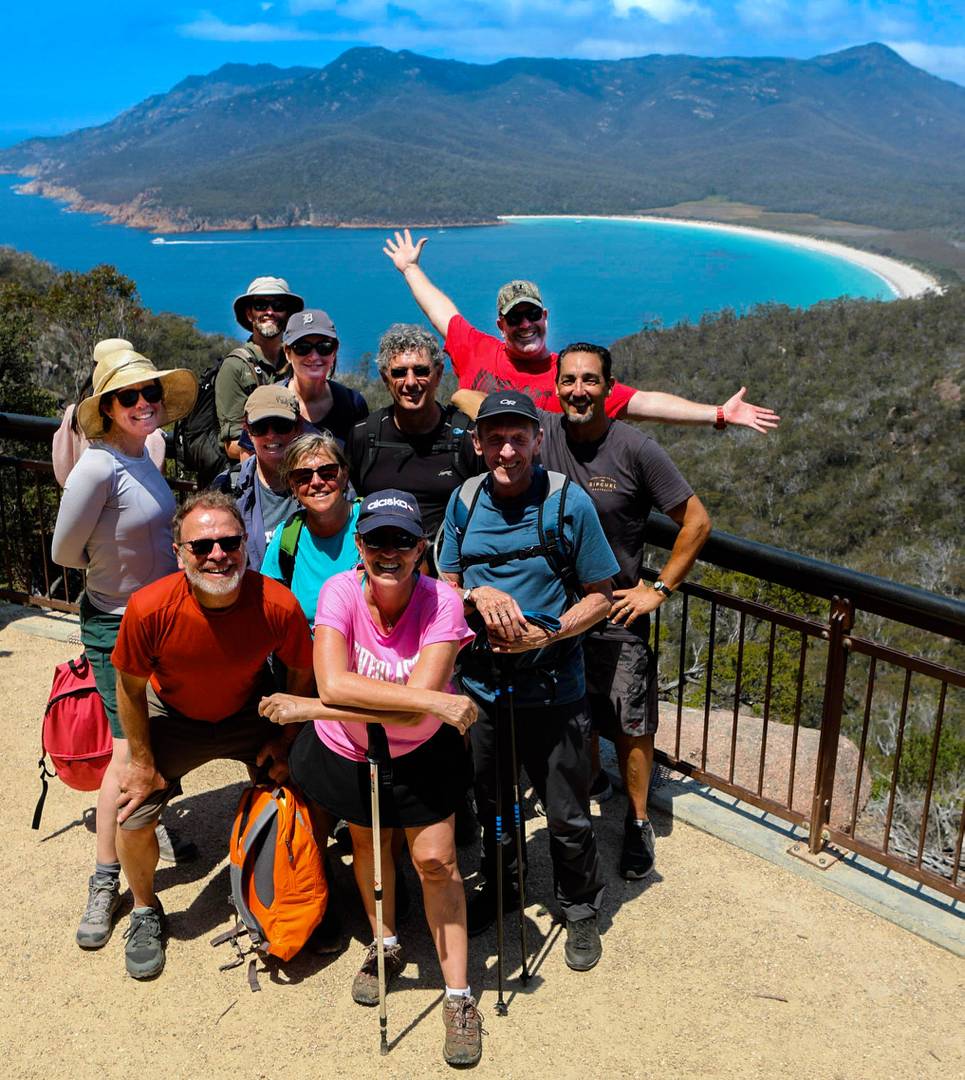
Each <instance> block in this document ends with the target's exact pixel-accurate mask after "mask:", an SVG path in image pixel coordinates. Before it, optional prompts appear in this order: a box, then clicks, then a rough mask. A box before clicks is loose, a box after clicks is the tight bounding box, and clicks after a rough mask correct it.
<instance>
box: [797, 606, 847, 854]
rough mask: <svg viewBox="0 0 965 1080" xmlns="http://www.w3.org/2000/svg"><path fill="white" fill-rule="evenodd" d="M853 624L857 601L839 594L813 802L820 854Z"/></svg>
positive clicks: (812, 842) (812, 838) (814, 838)
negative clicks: (842, 597) (841, 596)
mask: <svg viewBox="0 0 965 1080" xmlns="http://www.w3.org/2000/svg"><path fill="white" fill-rule="evenodd" d="M853 625H854V605H853V604H852V603H851V601H850V600H842V599H841V598H840V597H838V596H836V597H835V598H834V599H833V600H832V601H831V615H830V617H829V619H828V666H827V672H826V674H825V678H824V704H823V706H822V710H821V739H820V741H819V743H818V761H817V768H816V770H815V777H814V799H813V800H812V802H811V832H810V835H809V836H808V849H809V850H810V852H811V854H812V855H817V853H818V852H819V851H820V850H821V847H822V845H823V843H824V837H823V835H822V834H823V832H824V829H825V827H826V826H827V824H828V822H829V821H830V819H831V798H832V795H833V793H834V771H835V766H836V765H837V761H838V737H839V735H840V734H841V714H842V712H843V711H844V681H845V676H846V675H847V670H848V641H847V635H848V634H849V633H850V631H851V628H852V626H853Z"/></svg>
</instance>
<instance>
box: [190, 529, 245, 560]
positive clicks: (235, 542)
mask: <svg viewBox="0 0 965 1080" xmlns="http://www.w3.org/2000/svg"><path fill="white" fill-rule="evenodd" d="M244 540H245V538H244V536H242V535H240V534H238V533H236V534H235V535H234V536H215V537H212V538H211V539H205V540H183V541H182V542H181V544H180V546H181V547H186V548H187V549H188V550H189V551H190V552H191V554H192V555H196V556H197V557H198V558H199V559H203V558H206V557H207V556H208V555H210V554H211V552H212V551H214V546H215V544H217V545H218V547H220V548H221V550H222V551H223V552H224V553H225V554H226V555H230V554H231V552H233V551H237V550H238V548H240V547H241V545H242V544H243V543H244Z"/></svg>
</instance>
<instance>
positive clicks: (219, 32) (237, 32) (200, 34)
mask: <svg viewBox="0 0 965 1080" xmlns="http://www.w3.org/2000/svg"><path fill="white" fill-rule="evenodd" d="M178 33H179V34H180V35H181V36H182V37H189V38H197V39H199V40H200V41H253V42H266V43H273V42H278V41H319V40H321V38H322V35H321V34H316V33H315V32H314V31H312V30H299V29H298V28H297V27H295V26H284V25H282V24H279V23H263V22H254V23H226V22H224V20H222V19H219V18H218V17H217V16H216V15H212V14H211V13H210V12H209V11H203V12H201V15H200V16H199V17H198V18H197V19H195V20H194V22H189V23H182V25H181V26H179V27H178Z"/></svg>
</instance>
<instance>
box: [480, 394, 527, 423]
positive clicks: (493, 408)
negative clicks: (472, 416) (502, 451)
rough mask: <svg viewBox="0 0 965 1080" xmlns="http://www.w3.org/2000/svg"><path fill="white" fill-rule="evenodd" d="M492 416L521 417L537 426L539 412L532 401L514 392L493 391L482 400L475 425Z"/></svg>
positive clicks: (524, 395)
mask: <svg viewBox="0 0 965 1080" xmlns="http://www.w3.org/2000/svg"><path fill="white" fill-rule="evenodd" d="M493 416H523V417H525V418H526V419H527V420H532V421H533V423H535V424H539V412H538V411H537V409H536V406H535V405H534V404H533V399H532V398H531V397H527V395H526V394H520V393H517V392H516V391H515V390H494V391H493V392H492V393H491V394H487V395H486V396H485V398H483V403H482V404H481V405H480V406H479V412H477V413H476V423H479V421H480V420H489V419H490V418H491V417H493Z"/></svg>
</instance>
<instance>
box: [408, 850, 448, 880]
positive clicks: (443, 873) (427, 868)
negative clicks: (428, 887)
mask: <svg viewBox="0 0 965 1080" xmlns="http://www.w3.org/2000/svg"><path fill="white" fill-rule="evenodd" d="M412 864H413V866H415V868H416V871H417V872H418V874H419V877H420V878H421V879H422V880H423V881H424V882H426V883H432V882H448V881H452V880H454V879H455V878H457V877H458V876H459V868H458V863H457V862H456V851H455V848H453V849H452V850H451V851H447V850H442V851H430V852H426V853H425V854H420V855H418V856H413V859H412Z"/></svg>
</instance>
